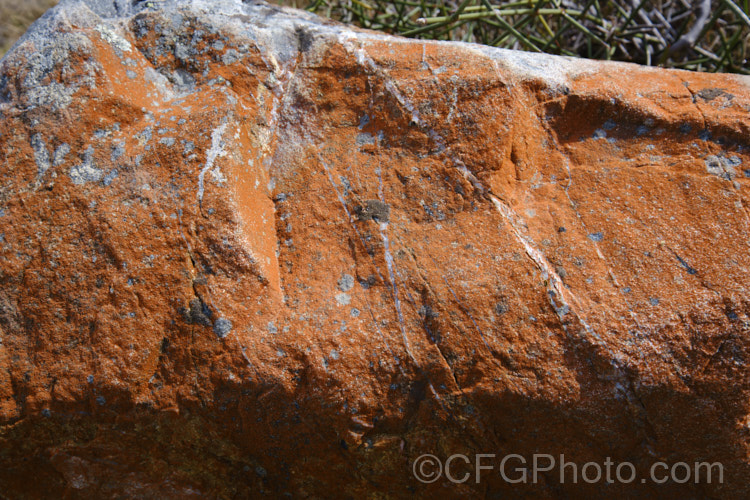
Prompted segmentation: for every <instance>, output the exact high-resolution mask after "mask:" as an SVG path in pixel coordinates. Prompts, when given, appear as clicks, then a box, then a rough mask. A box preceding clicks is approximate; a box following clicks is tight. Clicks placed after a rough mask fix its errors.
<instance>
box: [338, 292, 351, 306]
mask: <svg viewBox="0 0 750 500" xmlns="http://www.w3.org/2000/svg"><path fill="white" fill-rule="evenodd" d="M351 302H352V298H351V297H350V296H349V294H348V293H340V294H338V295H336V303H337V304H338V305H340V306H348V305H349V304H350V303H351Z"/></svg>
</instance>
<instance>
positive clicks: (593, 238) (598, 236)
mask: <svg viewBox="0 0 750 500" xmlns="http://www.w3.org/2000/svg"><path fill="white" fill-rule="evenodd" d="M588 236H589V239H590V240H591V241H594V242H600V241H602V240H603V239H604V233H600V232H597V233H590V234H589V235H588Z"/></svg>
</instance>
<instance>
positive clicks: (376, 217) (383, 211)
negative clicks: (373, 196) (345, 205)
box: [354, 200, 391, 222]
mask: <svg viewBox="0 0 750 500" xmlns="http://www.w3.org/2000/svg"><path fill="white" fill-rule="evenodd" d="M354 213H355V215H356V216H357V218H358V219H359V220H362V221H365V220H373V221H375V222H388V220H389V218H390V214H391V207H390V206H389V205H388V204H387V203H383V202H382V201H380V200H367V201H366V202H365V204H364V206H358V207H356V208H355V209H354Z"/></svg>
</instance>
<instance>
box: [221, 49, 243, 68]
mask: <svg viewBox="0 0 750 500" xmlns="http://www.w3.org/2000/svg"><path fill="white" fill-rule="evenodd" d="M241 57H242V56H241V55H240V53H239V52H237V51H236V50H235V49H229V50H227V51H226V52H224V54H223V55H222V56H221V62H223V63H224V64H226V65H227V66H229V65H230V64H234V63H236V62H237V61H239V60H240V59H241Z"/></svg>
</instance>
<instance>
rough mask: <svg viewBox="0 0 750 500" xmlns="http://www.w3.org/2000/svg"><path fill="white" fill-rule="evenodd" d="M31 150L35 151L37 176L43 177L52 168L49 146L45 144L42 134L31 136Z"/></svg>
mask: <svg viewBox="0 0 750 500" xmlns="http://www.w3.org/2000/svg"><path fill="white" fill-rule="evenodd" d="M31 148H32V149H33V150H34V161H36V169H37V175H38V176H39V177H41V176H43V175H44V173H45V172H46V171H47V170H49V167H50V159H49V151H47V145H46V144H45V143H44V139H42V135H41V134H34V135H33V136H31Z"/></svg>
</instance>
